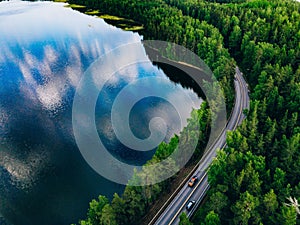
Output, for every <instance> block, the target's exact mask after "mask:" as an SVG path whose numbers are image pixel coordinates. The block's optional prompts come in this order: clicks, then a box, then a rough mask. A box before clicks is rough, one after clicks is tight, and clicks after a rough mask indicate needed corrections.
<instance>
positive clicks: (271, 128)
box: [69, 0, 300, 225]
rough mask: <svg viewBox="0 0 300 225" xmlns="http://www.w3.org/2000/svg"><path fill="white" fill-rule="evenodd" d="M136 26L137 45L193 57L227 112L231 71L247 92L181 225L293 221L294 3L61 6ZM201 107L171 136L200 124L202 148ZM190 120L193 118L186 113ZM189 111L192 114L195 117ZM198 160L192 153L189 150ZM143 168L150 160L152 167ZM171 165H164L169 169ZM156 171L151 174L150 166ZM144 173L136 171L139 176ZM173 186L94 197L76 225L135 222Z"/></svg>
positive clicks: (299, 171) (296, 169)
mask: <svg viewBox="0 0 300 225" xmlns="http://www.w3.org/2000/svg"><path fill="white" fill-rule="evenodd" d="M69 3H74V4H81V5H86V6H87V7H88V8H89V9H99V10H100V11H101V12H105V13H108V14H111V15H117V16H121V17H123V18H130V19H133V20H135V21H138V22H139V23H142V24H143V25H144V28H145V29H144V30H142V31H140V33H141V34H142V35H143V36H144V38H145V39H154V40H165V41H170V42H175V43H177V44H179V45H183V46H185V47H187V48H188V49H190V50H192V51H193V52H195V53H196V54H198V55H199V56H200V57H201V58H202V59H203V60H204V61H205V62H206V63H207V64H208V65H209V66H210V68H211V69H212V71H213V73H214V74H215V76H216V77H217V79H218V80H219V81H220V82H221V84H222V87H223V90H224V94H225V96H226V103H227V110H228V111H230V109H231V108H232V105H233V102H234V87H233V78H234V73H235V72H234V69H235V66H236V65H238V66H239V68H240V69H241V71H243V73H244V75H245V77H246V79H247V82H248V84H249V89H250V98H251V108H250V110H249V112H246V113H247V119H246V120H245V121H244V122H243V123H242V125H241V126H240V127H239V128H238V129H237V130H236V131H233V132H228V135H227V147H226V148H225V149H223V150H220V151H219V152H218V156H217V158H216V159H215V160H214V162H213V164H212V165H211V167H210V169H209V171H208V178H209V183H210V190H209V191H208V194H207V197H206V199H205V201H204V203H203V204H202V206H201V207H200V208H199V209H198V211H197V212H196V214H195V215H194V217H193V218H192V219H191V221H189V219H187V218H186V216H185V215H184V214H183V215H182V216H181V222H180V224H181V225H184V224H207V225H208V224H282V225H283V224H286V225H293V224H300V215H299V205H298V206H297V205H296V202H297V201H298V202H300V118H299V108H300V64H299V62H300V24H299V23H300V3H299V2H296V1H293V0H269V1H267V0H250V1H248V0H215V1H211V0H207V1H204V0H202V1H201V0H200V1H199V0H145V1H137V0H69ZM208 108H209V107H208V105H206V104H203V105H202V107H201V109H200V110H195V111H194V112H193V113H192V116H191V119H190V121H189V123H188V126H187V127H186V128H185V129H184V130H183V131H182V133H181V134H180V135H187V136H189V135H192V134H191V133H192V130H193V129H192V128H193V126H197V125H199V121H201V124H200V127H201V133H200V134H197V135H200V136H201V138H199V140H200V142H202V143H198V146H203V145H205V144H204V143H205V141H206V132H207V124H208V123H209V121H210V114H209V109H208ZM193 114H194V116H193ZM196 114H197V116H196ZM197 118H200V119H199V121H198V120H197ZM177 144H178V138H177V137H176V136H175V137H174V138H173V139H172V140H171V142H170V143H168V144H166V143H162V144H161V145H160V146H159V147H158V150H157V152H156V154H155V156H154V157H153V159H152V160H151V161H152V162H155V160H160V159H163V158H166V157H167V156H168V155H169V154H170V152H172V151H173V150H174V148H175V146H176V145H177ZM197 150H198V153H199V155H201V150H202V149H201V147H199V148H197ZM151 161H150V162H149V163H151ZM171 167H172V166H171V165H170V168H171ZM158 169H159V168H158ZM139 176H143V174H137V175H136V177H133V179H138V178H139ZM170 185H172V179H170V180H169V181H166V182H162V183H160V184H155V185H152V186H146V187H132V186H130V185H129V186H127V187H126V189H125V191H124V193H123V195H122V196H119V195H117V194H115V196H114V198H113V200H112V201H111V202H110V201H109V200H108V199H107V198H106V197H104V196H100V197H99V199H97V200H93V201H92V202H91V203H90V207H89V209H88V213H87V218H86V219H85V220H82V221H80V222H79V223H80V224H82V225H85V224H88V225H90V224H103V225H107V224H111V225H113V224H118V225H122V224H124V225H125V224H126V225H127V224H130V225H133V224H141V220H142V218H143V217H144V216H145V215H146V214H147V213H148V210H149V208H151V206H152V205H153V204H154V202H155V201H156V200H157V199H159V197H160V196H161V193H162V190H167V189H168V188H170V187H169V186H170Z"/></svg>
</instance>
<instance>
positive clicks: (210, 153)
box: [149, 68, 250, 225]
mask: <svg viewBox="0 0 300 225" xmlns="http://www.w3.org/2000/svg"><path fill="white" fill-rule="evenodd" d="M234 86H235V105H234V108H233V111H232V114H231V117H230V119H229V121H228V122H227V126H226V129H224V130H223V132H222V133H221V135H220V136H219V138H218V139H217V140H216V141H215V142H214V143H213V144H212V146H211V147H210V148H209V149H208V150H207V152H206V153H205V154H204V156H203V157H202V159H201V161H200V164H199V167H198V169H197V170H196V171H195V172H194V174H193V175H192V176H194V175H197V176H198V179H199V180H198V182H197V183H196V184H195V186H194V187H192V188H191V187H188V185H187V183H186V184H184V185H183V186H182V188H181V190H180V191H179V192H178V193H177V195H176V196H175V197H174V196H172V197H173V200H172V201H171V202H170V204H169V205H168V206H165V207H164V208H165V210H164V211H163V212H161V211H159V212H158V214H157V216H155V217H154V219H153V220H152V221H151V222H150V223H149V224H151V225H152V224H155V225H173V224H179V216H180V215H181V213H182V212H186V213H187V215H188V216H189V217H190V216H191V215H192V214H193V213H194V211H195V210H196V208H197V206H198V205H199V204H200V203H201V201H202V199H203V197H204V196H205V194H206V192H207V190H208V189H209V184H208V182H207V174H206V172H205V171H206V169H207V167H208V166H209V165H210V163H211V162H212V160H213V158H214V157H215V156H216V150H217V149H221V148H224V147H225V146H226V132H227V131H228V130H235V129H236V128H237V126H238V125H240V124H241V123H242V121H243V119H244V118H245V115H244V114H243V110H244V109H249V104H250V98H249V95H248V85H247V83H246V81H245V79H244V78H243V76H242V73H241V72H240V70H239V69H238V68H236V75H235V80H234ZM190 200H194V201H196V203H195V205H194V207H193V208H192V209H191V210H190V211H189V212H188V211H187V210H186V205H187V203H188V201H190ZM159 215H160V216H159ZM158 216H159V217H158ZM156 218H158V219H157V220H156V221H155V219H156Z"/></svg>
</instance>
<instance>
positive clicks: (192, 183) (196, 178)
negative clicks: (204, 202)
mask: <svg viewBox="0 0 300 225" xmlns="http://www.w3.org/2000/svg"><path fill="white" fill-rule="evenodd" d="M197 181H198V177H197V176H193V177H192V178H191V179H190V181H189V184H188V185H189V187H193V186H194V185H195V184H196V183H197Z"/></svg>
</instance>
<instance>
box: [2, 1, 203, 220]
mask: <svg viewBox="0 0 300 225" xmlns="http://www.w3.org/2000/svg"><path fill="white" fill-rule="evenodd" d="M0 33H1V35H0V213H1V214H2V215H3V216H4V217H6V218H7V220H9V221H11V222H13V223H14V224H26V225H27V224H45V225H46V224H70V223H71V222H77V221H78V219H79V218H82V217H84V216H85V214H86V211H85V210H86V209H87V206H88V202H89V201H90V200H91V199H92V198H95V197H96V196H97V195H99V194H103V195H107V196H112V194H113V193H114V192H121V191H122V188H123V187H122V186H120V185H118V184H115V183H113V182H110V181H108V180H106V179H104V178H102V177H100V176H99V175H98V174H97V173H95V172H94V171H93V170H92V169H91V168H90V167H89V166H88V165H87V163H86V162H85V161H84V160H83V158H82V156H81V155H80V153H79V150H78V148H77V146H76V143H75V140H74V136H73V130H72V103H73V98H74V94H75V90H76V87H77V85H78V83H79V81H80V79H81V78H82V75H83V73H84V71H85V70H86V69H87V68H88V67H89V66H90V65H91V63H93V62H94V61H95V60H96V59H97V58H98V57H99V56H101V55H103V54H105V53H107V52H109V51H111V50H112V49H115V48H116V47H118V46H120V45H124V44H128V43H135V42H140V41H141V37H140V36H139V35H138V34H136V33H132V32H124V31H122V30H120V29H118V28H115V27H113V26H110V25H108V24H106V23H105V22H104V21H103V20H101V19H98V18H94V17H91V16H86V15H83V14H81V13H79V12H76V11H73V10H72V9H70V8H64V7H63V5H62V4H58V3H50V2H34V3H32V2H21V1H20V2H19V1H13V2H1V3H0ZM141 48H143V46H142V44H141ZM130 54H131V55H134V54H135V53H134V52H130ZM122 57H128V56H127V55H117V56H116V58H117V59H118V60H117V62H111V65H107V66H110V67H115V69H116V73H115V75H114V76H113V77H111V78H110V79H109V81H108V82H107V83H106V84H105V86H104V87H105V88H104V89H103V90H102V91H101V92H100V93H99V98H98V101H97V106H96V109H95V113H96V121H95V122H96V125H97V129H98V133H99V137H100V138H101V140H103V141H104V142H105V144H106V146H107V148H108V149H109V150H110V151H111V153H112V154H113V155H114V156H115V157H117V158H119V159H120V160H123V161H126V162H130V163H136V164H142V163H143V162H144V161H145V160H147V159H149V158H150V157H151V154H153V151H150V152H145V153H136V151H132V150H131V149H128V148H126V147H125V146H124V145H122V144H121V143H120V142H119V141H118V140H117V138H116V135H115V133H114V131H113V129H112V125H111V121H110V111H111V107H112V103H113V101H114V98H115V97H116V96H117V94H118V93H119V92H120V91H121V89H123V88H124V87H125V86H126V85H128V84H129V83H131V82H134V81H135V80H137V79H140V78H142V77H147V76H157V77H166V76H165V75H164V73H163V72H162V71H161V70H159V69H158V68H156V67H154V66H153V65H152V64H151V62H146V63H142V64H136V65H131V66H127V67H124V68H123V69H119V66H120V65H122ZM136 57H140V55H136ZM142 57H144V58H145V59H147V57H146V54H144V55H143V56H142ZM104 75H105V74H103V76H104ZM94 82H95V84H97V82H100V81H99V80H95V81H94ZM174 85H178V84H174ZM179 86H180V85H179ZM149 87H151V88H153V89H159V84H158V83H152V84H149ZM180 87H181V86H180ZM182 90H183V91H185V92H186V93H188V94H189V95H190V96H191V98H192V99H193V100H194V103H195V104H193V105H191V106H190V108H187V109H186V114H185V115H184V116H186V117H188V115H189V113H190V111H191V109H192V107H199V105H200V99H199V98H198V97H197V95H196V94H195V93H194V92H193V91H191V90H188V89H183V88H182ZM141 91H142V90H141ZM161 91H162V92H163V91H164V92H166V91H170V90H161ZM133 94H134V93H133ZM174 95H175V96H174ZM169 96H170V98H178V100H180V96H176V93H172V92H171V91H170V93H169ZM130 116H131V117H130V123H131V124H132V125H131V128H132V131H133V133H134V134H136V136H137V137H139V138H142V139H143V138H145V137H147V135H149V130H148V123H149V120H150V119H151V118H153V117H155V116H160V117H162V118H164V120H165V121H166V122H167V124H168V133H167V136H166V139H165V140H166V141H167V140H168V139H169V138H170V137H171V136H172V135H173V134H174V133H178V132H179V131H180V126H179V125H178V115H177V113H176V110H175V109H174V108H173V107H172V105H170V104H169V103H168V102H167V101H165V100H162V99H159V98H145V99H142V100H141V101H139V102H138V103H137V104H136V105H135V106H134V108H133V109H132V113H131V115H130ZM180 116H183V115H180ZM83 122H84V121H83ZM37 212H38V213H37Z"/></svg>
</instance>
